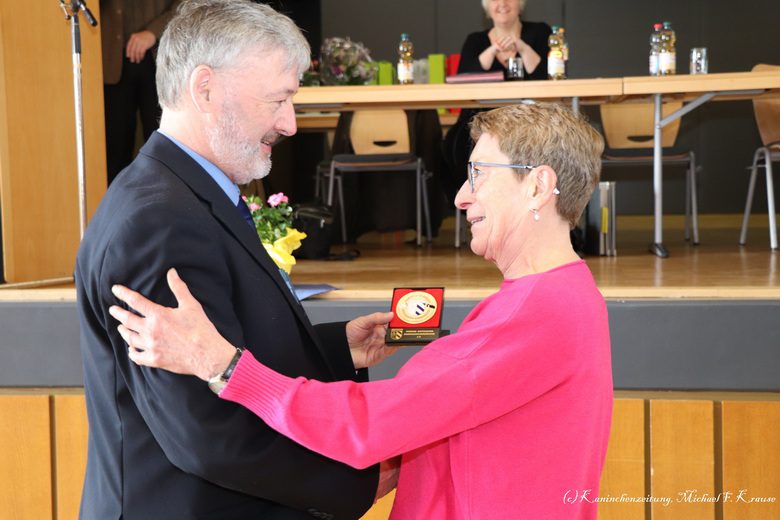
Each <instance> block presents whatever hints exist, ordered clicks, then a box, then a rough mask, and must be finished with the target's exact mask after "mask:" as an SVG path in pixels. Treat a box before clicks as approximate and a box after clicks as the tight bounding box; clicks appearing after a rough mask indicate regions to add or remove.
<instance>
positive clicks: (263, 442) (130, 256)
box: [76, 133, 378, 520]
mask: <svg viewBox="0 0 780 520" xmlns="http://www.w3.org/2000/svg"><path fill="white" fill-rule="evenodd" d="M170 267H176V268H177V269H178V270H179V273H180V274H181V276H182V278H183V279H184V280H185V281H186V282H187V284H188V285H189V287H190V290H191V291H192V293H193V294H194V295H195V297H196V298H197V299H198V300H200V302H201V303H202V304H203V306H204V309H205V311H206V313H207V314H208V316H209V317H210V318H211V320H212V321H214V323H215V325H216V326H217V328H218V329H219V331H220V332H221V334H222V335H223V336H224V337H225V338H227V339H228V340H229V341H230V342H232V343H233V344H234V345H239V346H246V348H248V349H249V350H251V351H252V352H253V353H254V355H255V356H257V357H258V359H260V360H262V361H263V362H264V363H266V364H267V365H268V366H270V367H272V368H274V369H275V370H277V371H279V372H281V373H284V374H287V375H289V376H305V377H308V378H315V379H319V380H323V381H333V380H345V379H354V378H355V377H356V376H355V370H354V368H353V365H352V361H351V358H350V355H349V352H348V348H347V346H346V336H345V330H344V324H343V323H341V324H325V325H321V326H317V327H314V326H312V325H311V324H310V322H309V320H308V319H307V317H306V315H305V313H304V311H303V308H302V307H301V306H300V304H299V303H297V302H296V301H295V299H294V298H293V297H292V295H291V293H290V292H289V290H288V289H287V287H286V285H285V283H284V281H283V280H282V278H281V277H280V275H279V271H278V269H277V267H276V266H275V265H274V264H273V262H272V261H271V260H270V259H269V257H268V256H267V255H266V253H265V251H264V249H263V248H262V247H261V245H260V242H259V240H258V238H257V235H256V234H255V233H254V231H253V230H252V229H251V228H250V227H249V226H248V225H247V224H246V222H245V221H244V220H243V219H242V217H241V215H240V213H239V212H238V210H237V209H236V208H235V206H234V205H233V204H232V203H231V201H230V200H229V199H228V197H227V196H226V195H225V193H224V192H223V191H222V190H221V189H220V188H219V186H218V185H217V184H216V183H215V182H214V181H213V180H212V179H211V177H210V176H209V175H208V174H207V173H206V172H205V171H204V170H203V169H202V168H201V167H200V166H199V165H198V164H197V163H196V162H195V161H194V160H192V159H191V158H190V157H189V156H188V155H187V154H186V153H185V152H183V151H182V150H181V149H180V148H178V147H177V146H176V145H175V144H174V143H172V142H171V141H170V140H169V139H167V138H166V137H164V136H163V135H162V134H159V133H155V134H153V135H152V137H151V138H150V139H149V141H148V142H147V143H146V145H144V147H143V148H142V149H141V151H140V153H139V155H138V157H137V158H136V159H135V161H133V163H132V164H131V165H130V166H129V167H128V168H127V169H126V170H125V171H123V172H122V173H121V174H120V175H119V176H118V177H117V180H116V181H115V182H114V183H113V184H112V185H111V188H110V189H109V190H108V192H107V193H106V196H105V198H104V199H103V201H102V203H101V205H100V207H99V208H98V210H97V212H96V214H95V216H94V218H93V219H92V222H91V223H90V225H89V228H88V230H87V233H86V235H85V237H84V240H83V242H82V244H81V247H80V249H79V254H78V259H77V266H76V285H77V290H78V307H79V314H80V319H81V332H82V342H81V346H82V354H83V361H84V384H85V391H86V397H87V412H88V417H89V425H90V436H89V457H88V462H87V475H86V480H85V485H84V494H83V497H82V506H81V507H82V509H81V518H83V519H95V520H108V519H113V518H124V519H141V520H155V519H160V520H163V519H165V520H169V519H188V518H199V519H201V518H203V519H205V518H209V519H211V518H213V519H217V518H218V519H233V518H235V519H239V518H240V519H260V518H263V519H265V518H280V519H281V518H284V519H288V518H289V519H292V518H311V517H315V518H357V517H360V516H361V514H362V513H363V512H364V511H365V510H367V509H368V507H369V506H370V505H371V502H372V499H373V496H374V493H375V491H376V486H377V481H378V472H377V467H376V466H375V467H373V468H370V469H369V470H366V471H357V470H355V469H353V468H350V467H347V466H345V465H343V464H340V463H337V462H334V461H331V460H329V459H326V458H324V457H322V456H320V455H317V454H315V453H313V452H311V451H309V450H307V449H306V448H303V447H302V446H300V445H297V444H295V443H294V442H292V441H290V440H289V439H287V438H285V437H282V436H280V435H279V434H277V433H276V432H274V431H273V430H271V429H269V428H268V427H267V426H265V424H264V423H263V422H262V421H261V420H260V419H258V418H257V417H256V416H254V415H253V414H252V413H250V412H248V411H247V410H245V409H243V408H241V407H239V406H237V405H235V404H233V403H229V402H224V401H222V400H220V399H219V398H218V397H217V396H216V395H214V394H212V393H211V392H210V391H209V389H208V388H207V386H206V384H205V383H204V382H203V381H200V380H198V379H196V378H194V377H185V376H180V375H176V374H172V373H169V372H166V371H163V370H156V369H149V368H146V367H143V368H141V367H138V366H136V365H134V364H133V363H132V362H131V361H130V360H129V359H128V357H127V350H126V349H127V346H126V345H125V343H124V342H123V340H122V338H121V337H120V336H119V334H118V332H117V330H116V325H117V322H116V321H115V320H113V319H112V318H111V316H110V315H109V314H108V308H109V306H110V305H112V304H114V303H116V302H117V300H116V299H115V298H114V297H113V295H112V294H111V292H110V289H111V285H112V284H114V283H123V284H125V285H128V286H129V287H131V288H133V289H136V290H138V291H140V292H141V293H143V294H144V295H146V296H148V297H150V298H151V299H152V300H155V301H158V302H159V303H162V304H163V305H168V306H172V305H174V304H175V301H174V299H173V296H172V294H171V293H170V291H169V289H168V288H167V284H166V281H165V273H166V270H167V269H168V268H170ZM338 441H339V440H338V439H333V442H338ZM331 515H332V516H331Z"/></svg>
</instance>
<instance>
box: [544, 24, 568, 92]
mask: <svg viewBox="0 0 780 520" xmlns="http://www.w3.org/2000/svg"><path fill="white" fill-rule="evenodd" d="M560 29H562V28H561V27H559V26H557V25H553V28H552V34H550V37H549V38H548V39H547V44H548V45H549V47H550V52H549V54H548V55H547V77H548V78H550V79H566V60H565V56H564V38H563V33H562V32H561V30H560Z"/></svg>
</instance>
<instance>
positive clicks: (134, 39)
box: [125, 31, 157, 63]
mask: <svg viewBox="0 0 780 520" xmlns="http://www.w3.org/2000/svg"><path fill="white" fill-rule="evenodd" d="M155 43H157V36H155V35H154V33H153V32H152V31H139V32H137V33H133V34H131V35H130V39H129V40H127V51H126V53H125V54H126V55H127V59H129V60H130V61H131V62H132V63H141V60H143V59H144V56H145V55H146V51H148V50H149V49H151V48H152V47H154V44H155Z"/></svg>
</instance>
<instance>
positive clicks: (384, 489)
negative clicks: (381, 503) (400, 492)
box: [374, 455, 401, 503]
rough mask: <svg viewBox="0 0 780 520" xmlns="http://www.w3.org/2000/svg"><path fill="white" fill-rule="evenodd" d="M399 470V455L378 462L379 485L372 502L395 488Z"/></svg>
mask: <svg viewBox="0 0 780 520" xmlns="http://www.w3.org/2000/svg"><path fill="white" fill-rule="evenodd" d="M400 471H401V456H400V455H399V456H397V457H394V458H392V459H387V460H384V461H382V462H380V463H379V485H378V486H377V489H376V498H374V503H376V501H377V500H379V499H380V498H382V497H383V496H385V495H386V494H388V493H390V492H391V491H392V490H393V489H395V487H396V486H397V485H398V473H399V472H400Z"/></svg>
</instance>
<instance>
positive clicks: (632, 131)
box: [600, 102, 699, 245]
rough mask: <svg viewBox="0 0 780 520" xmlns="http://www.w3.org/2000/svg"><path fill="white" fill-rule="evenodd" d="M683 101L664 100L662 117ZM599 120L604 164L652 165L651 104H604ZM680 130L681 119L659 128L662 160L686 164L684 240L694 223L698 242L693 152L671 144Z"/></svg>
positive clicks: (696, 241) (668, 162)
mask: <svg viewBox="0 0 780 520" xmlns="http://www.w3.org/2000/svg"><path fill="white" fill-rule="evenodd" d="M681 107H682V102H671V103H664V105H663V107H662V114H663V117H666V116H667V115H669V114H671V113H672V112H674V111H676V110H678V109H680V108H681ZM600 110H601V123H602V125H603V127H604V136H605V138H606V141H607V148H606V150H604V155H603V156H602V165H603V166H636V165H652V164H653V129H654V116H653V104H652V103H606V104H603V105H601V106H600ZM679 130H680V120H679V119H677V120H676V121H674V122H673V123H670V124H669V125H667V126H665V127H664V128H663V130H662V133H661V137H662V146H663V151H662V154H663V155H662V159H663V163H664V164H670V165H674V164H679V165H686V166H687V167H688V170H687V172H686V176H685V240H690V238H691V233H690V228H691V223H692V224H693V243H694V244H695V245H697V244H698V243H699V212H698V204H697V195H696V172H697V166H696V155H695V154H694V153H693V152H692V151H690V150H682V149H680V148H676V147H674V143H675V141H676V140H677V134H678V133H679Z"/></svg>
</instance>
